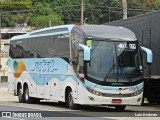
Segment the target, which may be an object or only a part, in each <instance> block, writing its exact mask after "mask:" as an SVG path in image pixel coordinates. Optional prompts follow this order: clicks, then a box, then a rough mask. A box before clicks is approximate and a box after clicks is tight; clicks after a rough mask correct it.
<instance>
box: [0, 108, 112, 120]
mask: <svg viewBox="0 0 160 120" xmlns="http://www.w3.org/2000/svg"><path fill="white" fill-rule="evenodd" d="M32 113H33V114H37V117H38V118H37V117H33V116H31V114H32ZM6 114H7V115H6ZM18 114H19V115H20V114H21V115H22V114H23V115H24V114H25V115H26V116H25V117H23V116H21V115H20V116H19V117H17V115H18ZM0 116H1V118H0V120H1V119H2V120H8V119H17V120H37V119H38V120H54V119H55V120H63V119H65V120H72V119H73V120H75V118H76V120H85V119H87V120H103V119H105V120H113V119H109V118H101V117H91V115H80V114H77V112H73V111H72V112H66V111H41V110H37V109H30V108H22V107H13V106H3V105H0ZM29 116H30V117H29Z"/></svg>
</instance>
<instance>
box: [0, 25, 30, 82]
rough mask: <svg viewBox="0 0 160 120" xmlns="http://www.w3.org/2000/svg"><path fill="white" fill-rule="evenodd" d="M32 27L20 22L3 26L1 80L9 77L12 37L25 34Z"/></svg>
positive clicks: (0, 42)
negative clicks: (14, 25) (11, 25)
mask: <svg viewBox="0 0 160 120" xmlns="http://www.w3.org/2000/svg"><path fill="white" fill-rule="evenodd" d="M31 30H32V28H31V27H28V26H26V25H24V26H23V25H22V24H20V25H19V24H18V25H16V27H6V28H1V37H2V39H1V40H0V65H1V70H0V72H1V73H0V78H1V79H0V81H3V80H4V81H5V80H7V78H8V53H9V44H10V38H12V37H13V36H16V35H21V34H25V33H27V32H28V31H31Z"/></svg>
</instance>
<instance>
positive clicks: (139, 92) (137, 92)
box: [131, 89, 143, 97]
mask: <svg viewBox="0 0 160 120" xmlns="http://www.w3.org/2000/svg"><path fill="white" fill-rule="evenodd" d="M142 92H143V89H140V90H137V91H135V92H134V93H132V94H131V97H133V96H137V95H139V94H141V93H142Z"/></svg>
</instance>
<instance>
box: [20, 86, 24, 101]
mask: <svg viewBox="0 0 160 120" xmlns="http://www.w3.org/2000/svg"><path fill="white" fill-rule="evenodd" d="M18 100H19V102H20V103H25V100H24V94H23V93H22V87H21V86H20V87H19V88H18Z"/></svg>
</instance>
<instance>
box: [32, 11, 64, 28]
mask: <svg viewBox="0 0 160 120" xmlns="http://www.w3.org/2000/svg"><path fill="white" fill-rule="evenodd" d="M49 21H51V24H52V26H55V25H60V24H63V21H62V20H61V17H60V16H59V15H57V14H49V15H47V16H45V15H39V16H37V17H34V18H32V21H31V22H32V25H33V26H34V27H36V28H43V27H48V26H49Z"/></svg>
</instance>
